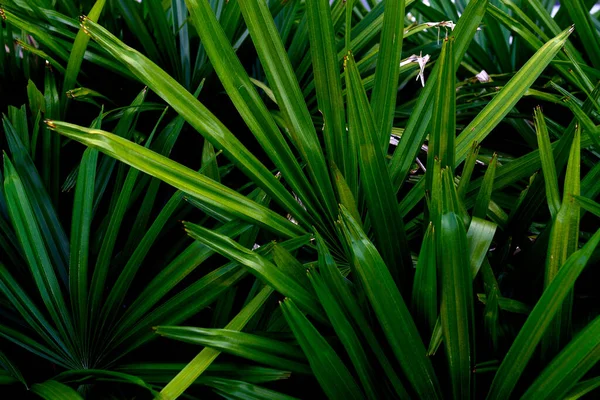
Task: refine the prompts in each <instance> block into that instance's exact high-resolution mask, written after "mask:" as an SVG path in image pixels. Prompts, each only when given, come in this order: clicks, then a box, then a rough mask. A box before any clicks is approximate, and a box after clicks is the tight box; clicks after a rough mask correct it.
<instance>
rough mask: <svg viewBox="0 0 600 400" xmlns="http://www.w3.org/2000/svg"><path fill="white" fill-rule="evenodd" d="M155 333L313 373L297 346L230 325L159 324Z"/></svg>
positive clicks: (269, 364) (257, 360)
mask: <svg viewBox="0 0 600 400" xmlns="http://www.w3.org/2000/svg"><path fill="white" fill-rule="evenodd" d="M155 331H156V334H158V335H160V336H163V337H166V338H169V339H174V340H179V341H182V342H186V343H192V344H197V345H201V346H205V347H208V348H211V349H214V350H217V351H219V352H223V353H227V354H232V355H234V356H238V357H243V358H246V359H248V360H251V361H255V362H259V363H262V364H265V365H268V366H271V367H274V368H280V369H283V370H289V371H293V372H298V373H302V374H310V369H309V368H308V365H306V358H305V357H304V354H303V353H302V351H300V349H299V348H298V347H297V346H294V345H292V344H288V343H285V342H282V341H280V340H277V339H271V338H267V337H262V336H258V335H253V334H250V333H244V332H239V331H237V330H231V329H206V328H196V327H189V326H157V327H156V328H155Z"/></svg>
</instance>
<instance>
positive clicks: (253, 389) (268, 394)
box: [203, 377, 298, 400]
mask: <svg viewBox="0 0 600 400" xmlns="http://www.w3.org/2000/svg"><path fill="white" fill-rule="evenodd" d="M203 383H204V384H205V385H207V386H210V387H212V388H214V390H215V392H216V393H218V394H220V395H221V396H223V397H224V398H227V399H240V400H241V399H244V400H264V399H268V400H298V399H297V398H296V397H292V396H288V395H286V394H283V393H279V392H276V391H274V390H271V389H267V388H264V387H261V386H258V385H253V384H250V383H247V382H243V381H237V380H232V379H222V378H212V377H211V378H207V377H206V378H204V382H203Z"/></svg>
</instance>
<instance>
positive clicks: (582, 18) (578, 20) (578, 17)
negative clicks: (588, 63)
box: [565, 0, 600, 68]
mask: <svg viewBox="0 0 600 400" xmlns="http://www.w3.org/2000/svg"><path fill="white" fill-rule="evenodd" d="M565 9H566V11H567V12H568V13H569V16H570V17H571V19H572V20H573V23H574V24H575V26H577V35H578V36H579V38H580V40H581V42H582V43H585V49H586V55H587V56H588V57H589V58H590V59H591V60H592V63H593V64H594V67H596V68H600V37H598V31H597V28H596V27H595V26H594V23H593V22H592V17H591V15H590V12H589V8H587V7H586V6H585V4H584V2H583V0H573V1H572V2H571V3H570V4H569V7H565Z"/></svg>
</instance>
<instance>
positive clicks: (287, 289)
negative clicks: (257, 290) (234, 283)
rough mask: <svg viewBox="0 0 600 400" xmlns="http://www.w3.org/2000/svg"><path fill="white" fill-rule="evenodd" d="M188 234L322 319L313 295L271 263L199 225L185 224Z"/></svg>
mask: <svg viewBox="0 0 600 400" xmlns="http://www.w3.org/2000/svg"><path fill="white" fill-rule="evenodd" d="M184 227H185V229H186V232H187V233H188V235H190V236H191V237H192V238H194V239H196V240H197V241H199V242H200V243H203V244H204V245H206V246H208V247H210V248H212V249H213V250H214V251H216V252H218V253H220V254H222V255H224V256H226V257H228V258H230V259H232V260H235V261H237V262H239V263H240V264H242V265H245V266H246V267H248V268H249V270H250V272H251V273H253V274H254V275H256V276H257V277H258V278H260V279H261V280H263V282H265V283H266V284H268V285H270V286H271V287H273V289H275V290H277V291H278V292H279V293H281V294H282V295H284V296H288V297H290V298H292V299H295V300H296V302H298V304H300V305H301V306H302V308H304V309H305V310H306V311H309V312H310V314H311V315H312V316H314V317H315V318H318V319H319V320H321V321H322V320H324V317H323V316H322V315H321V308H320V306H319V305H318V303H317V302H316V301H315V300H314V296H313V295H312V294H311V293H310V292H309V291H308V290H306V289H305V288H303V287H302V285H300V284H299V283H297V282H296V281H295V280H294V278H293V277H291V276H290V275H289V274H286V273H285V272H284V271H282V270H280V269H279V268H277V267H276V266H275V265H274V264H273V263H272V262H270V261H269V260H267V259H266V258H264V257H262V256H260V255H259V254H258V253H256V252H254V251H252V250H248V249H247V248H245V247H243V246H242V245H240V244H239V243H236V242H235V241H233V240H232V239H230V238H228V237H227V236H224V235H221V234H218V233H216V232H214V231H210V230H208V229H206V228H203V227H201V226H199V225H195V224H192V223H189V222H185V223H184Z"/></svg>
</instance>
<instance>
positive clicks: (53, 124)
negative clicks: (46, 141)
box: [44, 119, 56, 129]
mask: <svg viewBox="0 0 600 400" xmlns="http://www.w3.org/2000/svg"><path fill="white" fill-rule="evenodd" d="M44 123H45V124H46V125H48V126H49V127H50V128H51V129H56V124H55V123H54V121H52V120H51V119H45V120H44Z"/></svg>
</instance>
